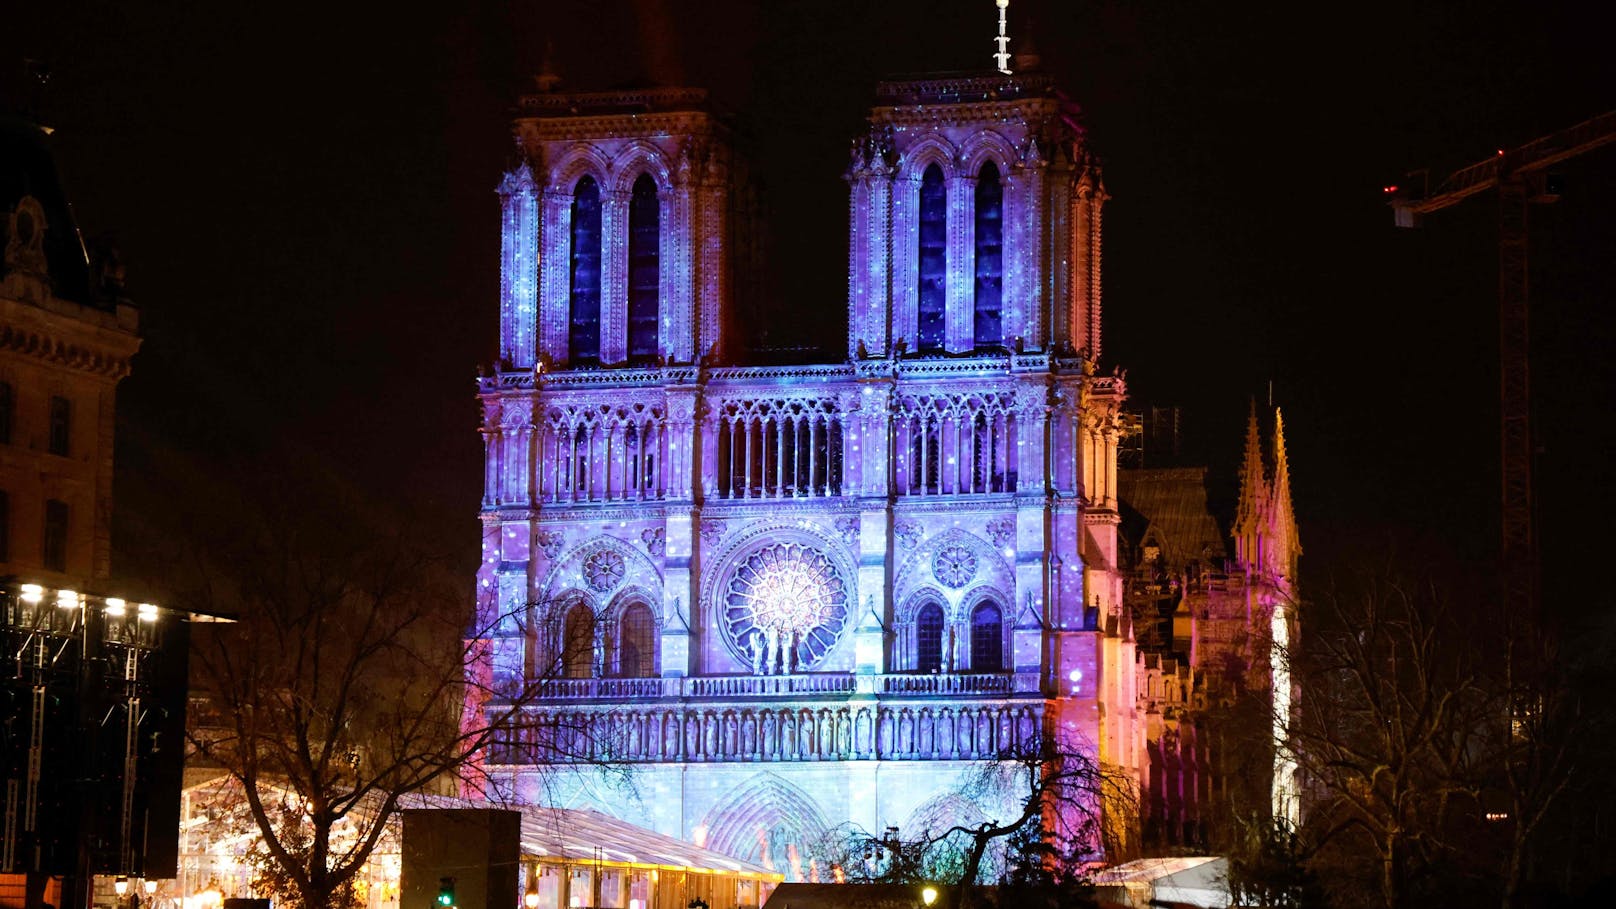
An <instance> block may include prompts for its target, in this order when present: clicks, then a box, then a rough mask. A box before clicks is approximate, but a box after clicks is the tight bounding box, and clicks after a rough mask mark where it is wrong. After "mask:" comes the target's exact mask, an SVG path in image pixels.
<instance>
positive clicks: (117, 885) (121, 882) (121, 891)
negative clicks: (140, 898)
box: [112, 875, 129, 899]
mask: <svg viewBox="0 0 1616 909" xmlns="http://www.w3.org/2000/svg"><path fill="white" fill-rule="evenodd" d="M112 890H113V892H114V893H116V894H118V898H119V899H123V898H124V897H126V896H128V895H129V878H126V877H123V876H121V875H120V876H119V877H118V879H117V880H115V881H113V882H112Z"/></svg>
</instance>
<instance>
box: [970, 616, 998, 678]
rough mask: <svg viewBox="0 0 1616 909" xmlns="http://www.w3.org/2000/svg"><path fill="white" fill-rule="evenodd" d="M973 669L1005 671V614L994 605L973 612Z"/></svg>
mask: <svg viewBox="0 0 1616 909" xmlns="http://www.w3.org/2000/svg"><path fill="white" fill-rule="evenodd" d="M971 669H972V670H974V671H976V672H1002V671H1004V613H1002V612H1000V611H999V607H997V606H995V605H993V604H992V603H987V602H984V603H979V604H978V605H977V607H976V608H975V609H973V610H971Z"/></svg>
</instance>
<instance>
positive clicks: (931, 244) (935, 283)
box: [915, 164, 948, 351]
mask: <svg viewBox="0 0 1616 909" xmlns="http://www.w3.org/2000/svg"><path fill="white" fill-rule="evenodd" d="M947 278H948V190H947V189H945V188H944V186H943V169H942V168H941V167H938V166H937V165H936V164H932V165H930V166H928V167H927V168H926V172H925V173H924V174H923V175H922V176H921V178H920V325H919V327H918V331H917V334H918V335H919V337H918V338H916V339H915V349H916V350H923V351H924V350H942V349H943V341H944V339H945V338H946V337H947V321H946V319H945V316H946V315H947V311H948V280H947Z"/></svg>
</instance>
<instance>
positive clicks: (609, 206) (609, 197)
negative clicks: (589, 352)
mask: <svg viewBox="0 0 1616 909" xmlns="http://www.w3.org/2000/svg"><path fill="white" fill-rule="evenodd" d="M628 202H629V193H628V192H627V191H626V190H622V189H612V190H604V191H602V192H601V194H600V268H601V276H600V279H601V280H600V361H601V362H602V363H606V364H609V365H610V364H618V363H622V362H623V361H624V360H626V359H628Z"/></svg>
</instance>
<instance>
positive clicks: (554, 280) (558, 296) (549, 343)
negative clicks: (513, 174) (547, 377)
mask: <svg viewBox="0 0 1616 909" xmlns="http://www.w3.org/2000/svg"><path fill="white" fill-rule="evenodd" d="M542 204H543V206H544V212H543V225H542V227H541V230H540V235H539V236H540V239H541V241H550V243H551V246H552V247H553V249H552V250H551V252H552V255H548V256H545V257H543V258H542V259H540V260H539V264H538V269H539V350H540V351H541V352H542V353H544V354H545V355H546V356H548V357H550V359H551V360H552V361H554V362H556V363H564V362H566V360H567V324H568V322H567V320H568V318H569V316H570V314H571V309H572V285H571V281H572V273H571V266H572V259H571V256H572V196H571V195H570V194H568V193H565V192H562V191H560V190H556V189H549V190H545V192H544V198H543V200H542Z"/></svg>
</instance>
